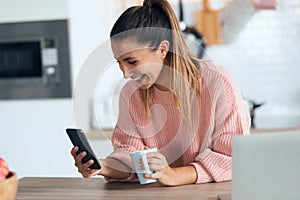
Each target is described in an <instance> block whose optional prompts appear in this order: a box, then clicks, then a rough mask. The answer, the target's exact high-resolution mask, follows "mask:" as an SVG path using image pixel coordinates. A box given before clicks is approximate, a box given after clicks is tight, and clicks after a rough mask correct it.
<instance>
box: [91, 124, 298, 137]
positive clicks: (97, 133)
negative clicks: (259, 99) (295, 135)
mask: <svg viewBox="0 0 300 200" xmlns="http://www.w3.org/2000/svg"><path fill="white" fill-rule="evenodd" d="M288 131H300V125H299V126H297V127H294V128H285V129H251V130H250V133H251V134H263V133H275V132H288ZM112 133H113V129H104V130H100V129H99V130H95V129H93V130H90V131H88V132H87V135H86V136H87V138H88V139H92V140H95V139H99V140H105V139H107V140H110V139H111V137H112Z"/></svg>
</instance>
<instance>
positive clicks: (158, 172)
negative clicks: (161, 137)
mask: <svg viewBox="0 0 300 200" xmlns="http://www.w3.org/2000/svg"><path fill="white" fill-rule="evenodd" d="M147 160H148V164H149V168H150V169H151V170H154V171H155V173H153V174H144V177H145V178H156V179H158V181H159V182H160V183H162V184H164V185H169V186H172V185H176V183H175V180H174V177H175V174H176V172H175V171H174V169H173V168H171V167H170V166H169V164H168V162H167V159H166V157H165V156H164V155H162V154H161V153H159V152H152V153H147ZM141 163H142V161H141ZM142 168H143V167H142Z"/></svg>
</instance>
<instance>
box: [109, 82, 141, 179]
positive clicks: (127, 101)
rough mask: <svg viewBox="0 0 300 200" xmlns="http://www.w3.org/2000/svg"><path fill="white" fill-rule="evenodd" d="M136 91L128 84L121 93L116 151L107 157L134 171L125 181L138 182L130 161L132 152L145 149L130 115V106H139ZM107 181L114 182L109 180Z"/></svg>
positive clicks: (115, 133)
mask: <svg viewBox="0 0 300 200" xmlns="http://www.w3.org/2000/svg"><path fill="white" fill-rule="evenodd" d="M135 91H136V89H135V90H134V88H132V85H130V84H128V85H125V86H124V88H123V89H122V91H121V93H120V98H119V115H118V121H117V124H116V127H115V129H114V131H113V134H112V139H111V142H112V145H113V148H114V151H113V152H112V153H111V154H110V155H108V156H107V158H108V159H115V160H118V161H120V162H122V163H123V164H125V165H126V166H128V167H129V168H131V169H132V174H131V176H130V177H129V178H128V179H126V180H125V181H131V180H137V179H136V176H135V174H134V172H133V169H134V167H133V164H132V162H131V159H130V152H135V151H139V150H142V149H144V148H145V147H144V144H143V140H142V138H141V136H140V134H139V131H138V129H137V127H136V125H135V123H134V121H133V120H132V118H131V115H130V106H132V105H138V104H139V102H138V101H137V102H135V101H136V98H137V97H138V96H137V95H136V92H135ZM132 101H134V102H132ZM107 180H108V181H114V180H112V179H108V178H107Z"/></svg>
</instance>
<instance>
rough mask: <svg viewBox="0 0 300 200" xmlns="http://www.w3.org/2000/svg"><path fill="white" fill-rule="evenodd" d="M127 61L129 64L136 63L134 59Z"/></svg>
mask: <svg viewBox="0 0 300 200" xmlns="http://www.w3.org/2000/svg"><path fill="white" fill-rule="evenodd" d="M128 63H129V64H130V65H134V64H135V63H136V60H134V61H128Z"/></svg>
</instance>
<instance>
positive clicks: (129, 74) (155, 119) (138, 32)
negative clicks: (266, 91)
mask: <svg viewBox="0 0 300 200" xmlns="http://www.w3.org/2000/svg"><path fill="white" fill-rule="evenodd" d="M110 36H111V48H112V51H113V53H114V57H115V59H116V60H117V62H118V63H119V67H120V69H121V71H122V73H123V76H124V78H131V79H132V80H130V81H128V82H127V83H126V84H125V86H124V87H123V88H122V90H121V92H120V100H119V102H120V103H119V116H118V121H117V124H116V127H115V129H114V131H113V135H112V144H113V146H114V151H113V152H112V153H111V154H110V155H109V156H108V157H107V158H105V159H100V160H99V162H100V164H101V166H103V167H102V168H101V169H100V170H91V169H90V166H91V165H92V164H93V161H92V160H90V161H87V162H86V163H82V158H83V157H84V156H85V154H84V153H80V154H79V155H77V154H76V149H75V148H73V149H72V155H73V156H74V159H75V163H76V166H77V167H78V171H79V172H80V173H82V175H83V176H84V177H92V176H94V175H103V176H104V177H105V178H106V179H107V180H108V181H116V180H119V181H137V176H136V172H135V170H134V166H133V164H132V162H131V159H130V153H131V152H135V151H140V150H144V149H149V148H157V149H158V152H153V153H148V154H147V160H148V164H149V168H150V170H152V171H155V173H153V174H144V177H145V178H149V179H157V180H158V181H159V182H160V183H162V184H164V185H168V186H175V185H183V184H192V183H207V182H213V181H216V182H220V181H227V180H231V144H232V138H233V137H234V136H235V135H242V134H249V129H250V117H249V112H248V109H247V106H246V104H245V102H244V101H243V99H242V97H241V95H240V92H239V89H238V87H237V86H236V84H235V81H234V80H233V79H232V77H231V75H230V74H229V73H228V72H227V71H226V70H225V69H224V68H222V67H220V66H217V65H215V64H214V63H212V62H211V61H203V60H200V59H198V58H197V57H196V56H195V55H194V54H193V53H192V52H191V50H190V49H189V48H188V46H187V45H186V43H185V40H184V37H183V35H182V32H181V30H180V27H179V23H178V20H177V18H176V16H175V14H174V12H173V10H172V8H171V6H170V4H169V3H168V1H166V0H145V1H144V2H143V5H142V6H133V7H130V8H128V9H127V10H125V11H124V12H123V14H122V15H121V16H120V17H119V19H118V20H117V21H116V22H115V24H114V26H113V28H112V31H111V34H110ZM142 167H143V166H141V168H142Z"/></svg>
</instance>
